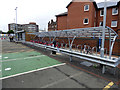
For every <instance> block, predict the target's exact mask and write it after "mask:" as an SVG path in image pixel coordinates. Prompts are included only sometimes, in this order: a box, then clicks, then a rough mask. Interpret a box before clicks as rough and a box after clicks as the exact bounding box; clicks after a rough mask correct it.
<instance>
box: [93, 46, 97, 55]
mask: <svg viewBox="0 0 120 90" xmlns="http://www.w3.org/2000/svg"><path fill="white" fill-rule="evenodd" d="M95 50H96V52H95V53H96V56H97V47H93V48H92V54H93V55H94V51H95Z"/></svg>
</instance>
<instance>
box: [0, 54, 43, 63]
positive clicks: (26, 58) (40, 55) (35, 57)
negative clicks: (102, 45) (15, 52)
mask: <svg viewBox="0 0 120 90" xmlns="http://www.w3.org/2000/svg"><path fill="white" fill-rule="evenodd" d="M43 56H45V55H40V56H34V57H26V58H17V59H9V60H3V61H0V62H9V61H16V60H21V59H22V60H24V59H30V58H36V57H43Z"/></svg>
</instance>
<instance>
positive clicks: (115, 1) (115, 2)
mask: <svg viewBox="0 0 120 90" xmlns="http://www.w3.org/2000/svg"><path fill="white" fill-rule="evenodd" d="M77 1H78V2H80V1H82V0H72V1H71V2H70V3H69V4H68V5H67V7H66V8H68V7H69V6H70V5H71V4H72V2H77ZM87 1H91V2H93V3H94V5H95V3H96V2H95V1H94V0H87ZM119 2H120V0H114V1H108V2H107V7H113V6H117V5H118V3H119ZM96 5H97V8H98V9H100V8H104V2H101V3H96Z"/></svg>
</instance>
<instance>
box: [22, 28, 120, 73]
mask: <svg viewBox="0 0 120 90" xmlns="http://www.w3.org/2000/svg"><path fill="white" fill-rule="evenodd" d="M102 29H103V28H102V27H91V28H78V29H69V30H59V31H50V32H37V33H29V34H30V35H34V37H31V42H24V43H27V44H30V45H34V46H36V47H40V48H45V49H48V50H52V51H58V52H60V53H63V54H66V55H69V56H70V61H72V57H77V58H80V59H83V60H86V61H90V62H94V63H98V64H101V65H103V69H102V73H105V66H110V67H113V68H116V67H117V66H118V65H119V63H120V57H119V58H112V51H113V46H114V43H115V40H116V38H117V37H118V34H117V33H116V32H115V31H114V30H113V29H111V28H109V27H106V28H105V38H106V39H109V58H107V57H106V56H105V54H104V57H101V53H100V54H99V55H98V54H97V50H98V48H97V47H96V46H95V47H90V46H89V45H76V46H75V48H74V49H73V46H74V44H73V43H74V40H75V39H76V38H83V37H85V38H102V33H103V31H102ZM36 37H38V39H37V40H36V39H35V38H36ZM63 37H64V38H67V39H68V42H69V43H68V45H67V43H66V44H65V45H63V43H60V45H57V46H56V47H53V41H54V40H55V39H56V38H63ZM45 38H49V40H48V41H46V40H45ZM102 44H103V43H102ZM67 46H69V47H67ZM105 51H106V54H107V49H105Z"/></svg>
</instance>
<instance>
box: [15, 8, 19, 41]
mask: <svg viewBox="0 0 120 90" xmlns="http://www.w3.org/2000/svg"><path fill="white" fill-rule="evenodd" d="M17 8H18V7H16V8H15V11H16V30H15V39H16V40H17V29H18V27H17Z"/></svg>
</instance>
